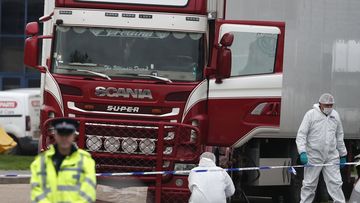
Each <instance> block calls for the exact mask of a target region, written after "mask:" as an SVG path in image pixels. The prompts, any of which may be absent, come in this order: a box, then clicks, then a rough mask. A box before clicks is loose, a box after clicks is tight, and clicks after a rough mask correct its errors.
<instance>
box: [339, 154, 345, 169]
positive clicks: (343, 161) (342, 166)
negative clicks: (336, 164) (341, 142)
mask: <svg viewBox="0 0 360 203" xmlns="http://www.w3.org/2000/svg"><path fill="white" fill-rule="evenodd" d="M344 163H346V156H343V157H340V168H344V167H345V165H344Z"/></svg>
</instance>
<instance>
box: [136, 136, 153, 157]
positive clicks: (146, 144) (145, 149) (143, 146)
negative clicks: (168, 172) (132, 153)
mask: <svg viewBox="0 0 360 203" xmlns="http://www.w3.org/2000/svg"><path fill="white" fill-rule="evenodd" d="M139 148H140V151H141V152H142V153H144V154H147V155H148V154H151V153H153V152H154V150H155V142H154V141H152V140H150V139H149V138H146V139H143V140H141V141H140V146H139Z"/></svg>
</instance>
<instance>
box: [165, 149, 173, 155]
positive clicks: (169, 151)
mask: <svg viewBox="0 0 360 203" xmlns="http://www.w3.org/2000/svg"><path fill="white" fill-rule="evenodd" d="M172 152H173V148H172V147H166V148H165V150H164V154H165V155H170V154H171V153H172Z"/></svg>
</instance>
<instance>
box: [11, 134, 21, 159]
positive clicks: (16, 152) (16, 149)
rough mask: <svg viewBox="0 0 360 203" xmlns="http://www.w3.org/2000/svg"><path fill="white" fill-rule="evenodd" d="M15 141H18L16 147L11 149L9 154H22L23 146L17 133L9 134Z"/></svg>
mask: <svg viewBox="0 0 360 203" xmlns="http://www.w3.org/2000/svg"><path fill="white" fill-rule="evenodd" d="M8 135H9V136H10V137H11V138H12V139H13V140H14V141H15V142H16V144H17V145H16V147H14V148H12V149H11V150H10V151H9V154H11V155H21V154H22V149H21V146H20V143H19V140H18V139H17V138H16V137H15V135H13V134H8Z"/></svg>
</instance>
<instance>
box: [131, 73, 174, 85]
mask: <svg viewBox="0 0 360 203" xmlns="http://www.w3.org/2000/svg"><path fill="white" fill-rule="evenodd" d="M137 76H139V77H149V78H154V79H157V80H160V81H164V82H168V83H172V81H171V80H170V79H169V78H165V77H161V76H155V75H147V74H137Z"/></svg>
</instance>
